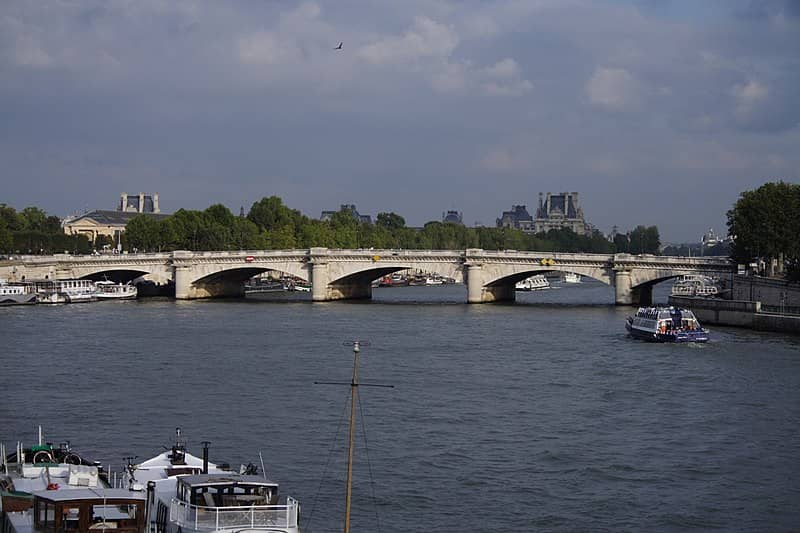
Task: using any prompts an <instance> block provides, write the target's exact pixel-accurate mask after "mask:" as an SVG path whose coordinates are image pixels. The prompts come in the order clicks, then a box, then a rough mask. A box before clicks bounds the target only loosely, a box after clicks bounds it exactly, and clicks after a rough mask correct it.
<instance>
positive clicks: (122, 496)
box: [33, 488, 147, 502]
mask: <svg viewBox="0 0 800 533" xmlns="http://www.w3.org/2000/svg"><path fill="white" fill-rule="evenodd" d="M33 495H34V496H36V497H39V498H44V499H47V500H50V501H53V502H64V501H71V500H137V501H145V500H146V499H147V495H146V494H145V493H143V492H134V491H130V490H127V489H102V488H96V489H92V488H84V489H70V490H37V491H34V492H33Z"/></svg>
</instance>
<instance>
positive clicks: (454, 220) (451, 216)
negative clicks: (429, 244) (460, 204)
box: [442, 211, 464, 226]
mask: <svg viewBox="0 0 800 533" xmlns="http://www.w3.org/2000/svg"><path fill="white" fill-rule="evenodd" d="M442 222H445V223H447V224H458V225H460V226H463V225H464V222H463V216H462V214H461V213H459V212H458V211H448V212H447V213H442Z"/></svg>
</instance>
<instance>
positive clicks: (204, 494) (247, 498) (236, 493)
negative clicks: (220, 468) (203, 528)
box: [178, 484, 273, 507]
mask: <svg viewBox="0 0 800 533" xmlns="http://www.w3.org/2000/svg"><path fill="white" fill-rule="evenodd" d="M185 488H187V487H185ZM181 492H182V494H181ZM186 496H187V494H186V491H185V490H184V491H180V489H179V494H178V497H179V498H181V499H183V500H184V501H186V499H187V498H186ZM188 496H189V498H188V500H189V503H190V504H192V505H198V506H201V507H231V506H242V505H269V504H270V502H271V500H272V499H273V492H272V489H271V487H267V486H263V485H240V484H234V485H210V486H209V485H201V486H194V487H191V490H190V491H189V494H188Z"/></svg>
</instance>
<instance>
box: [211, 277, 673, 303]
mask: <svg viewBox="0 0 800 533" xmlns="http://www.w3.org/2000/svg"><path fill="white" fill-rule="evenodd" d="M671 286H672V283H671V282H664V283H660V284H658V285H656V286H655V287H654V289H653V300H654V302H655V303H656V304H666V303H667V298H668V296H669V291H670V288H671ZM515 297H516V300H514V301H510V302H494V303H490V304H481V305H489V306H501V307H515V306H516V307H539V308H570V307H614V306H615V304H614V288H613V287H610V286H608V285H606V284H604V283H601V282H598V281H594V280H586V281H583V282H581V283H576V284H567V283H560V282H554V283H552V284H551V288H549V289H544V290H539V291H530V292H526V291H517V292H516V294H515ZM214 301H231V302H247V303H248V304H250V303H252V304H264V303H271V304H287V303H293V304H312V303H313V302H312V301H311V295H310V294H309V293H299V292H276V293H268V294H263V295H258V297H248V298H242V297H240V298H225V299H215V300H214ZM466 301H467V288H466V286H465V285H463V284H460V283H459V284H450V285H437V286H406V287H375V288H373V290H372V298H371V299H355V300H337V301H332V302H321V303H314V305H330V306H338V305H384V306H385V305H389V306H395V305H396V306H414V305H417V306H418V305H425V306H437V305H438V306H441V305H448V306H449V305H467V303H466Z"/></svg>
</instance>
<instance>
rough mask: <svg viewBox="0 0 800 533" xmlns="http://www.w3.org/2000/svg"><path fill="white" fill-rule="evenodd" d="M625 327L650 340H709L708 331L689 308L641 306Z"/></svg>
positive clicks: (635, 334) (640, 337) (631, 332)
mask: <svg viewBox="0 0 800 533" xmlns="http://www.w3.org/2000/svg"><path fill="white" fill-rule="evenodd" d="M625 328H626V329H627V330H628V333H630V334H631V336H632V337H635V338H637V339H642V340H646V341H650V342H708V331H707V330H705V329H703V327H702V326H701V325H700V321H699V320H697V317H695V316H694V313H692V312H691V311H690V310H688V309H680V308H677V307H640V308H639V310H638V311H636V314H635V315H633V316H629V317H628V319H627V320H626V322H625Z"/></svg>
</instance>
